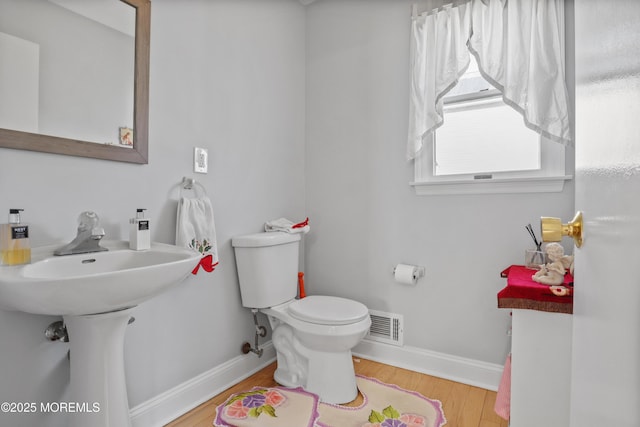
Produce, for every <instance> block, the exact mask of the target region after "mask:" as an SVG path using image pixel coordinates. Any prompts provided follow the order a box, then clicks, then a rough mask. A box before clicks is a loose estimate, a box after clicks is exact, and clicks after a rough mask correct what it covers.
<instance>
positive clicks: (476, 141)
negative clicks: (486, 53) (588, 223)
mask: <svg viewBox="0 0 640 427" xmlns="http://www.w3.org/2000/svg"><path fill="white" fill-rule="evenodd" d="M471 59H472V60H471V64H470V65H469V68H468V69H467V72H466V73H465V74H464V75H463V76H462V77H461V78H460V80H459V82H458V84H457V85H456V86H455V87H454V88H453V89H451V91H449V93H447V95H445V97H444V98H443V102H444V124H443V125H442V126H441V127H439V128H438V129H437V130H436V132H435V135H433V136H432V138H431V141H426V143H425V146H424V148H423V150H422V152H421V153H420V154H419V155H418V157H416V162H415V182H413V183H412V185H413V186H414V187H415V189H416V193H417V194H467V193H507V192H546V191H561V190H562V188H563V185H564V181H565V180H567V179H570V178H571V177H570V176H565V164H564V163H565V161H564V151H565V147H564V146H563V145H561V144H558V143H555V142H552V141H549V140H547V139H546V138H544V137H541V136H540V135H539V134H538V133H537V132H534V131H532V130H530V129H529V128H527V127H526V126H525V124H524V122H523V119H522V115H520V114H519V113H518V112H517V111H515V110H514V109H513V108H512V107H510V106H508V105H506V104H505V103H504V101H503V100H502V96H501V94H500V91H498V90H497V89H495V88H494V87H492V86H491V85H490V84H489V83H488V82H487V81H486V80H484V79H483V78H482V76H481V75H480V72H479V71H478V66H477V64H476V62H475V59H474V58H473V55H472V56H471Z"/></svg>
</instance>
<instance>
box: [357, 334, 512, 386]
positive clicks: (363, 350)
mask: <svg viewBox="0 0 640 427" xmlns="http://www.w3.org/2000/svg"><path fill="white" fill-rule="evenodd" d="M352 353H353V354H354V355H355V356H358V357H362V358H363V359H370V360H374V361H376V362H381V363H385V364H387V365H391V366H397V367H398V368H404V369H409V370H411V371H415V372H420V373H423V374H428V375H433V376H434V377H439V378H445V379H448V380H452V381H456V382H459V383H462V384H468V385H472V386H475V387H481V388H484V389H487V390H492V391H496V390H498V384H500V378H501V376H502V369H503V366H502V365H497V364H494V363H487V362H481V361H478V360H474V359H467V358H464V357H459V356H453V355H450V354H445V353H438V352H436V351H430V350H425V349H422V348H417V347H410V346H402V347H398V346H394V345H389V344H384V343H380V342H374V341H370V340H366V339H365V340H363V341H361V342H360V344H358V345H357V346H356V347H355V348H354V349H353V351H352Z"/></svg>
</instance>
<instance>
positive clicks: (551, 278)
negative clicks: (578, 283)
mask: <svg viewBox="0 0 640 427" xmlns="http://www.w3.org/2000/svg"><path fill="white" fill-rule="evenodd" d="M544 251H545V253H546V254H547V258H548V259H549V262H548V263H547V264H544V265H541V266H540V270H539V271H537V272H536V274H534V275H533V276H531V279H532V280H533V281H535V282H538V283H542V284H544V285H560V284H562V283H563V282H564V275H565V273H566V272H567V269H569V271H570V272H571V274H573V256H570V255H565V254H564V248H563V247H562V245H560V244H559V243H549V244H548V245H547V246H546V247H545V249H544Z"/></svg>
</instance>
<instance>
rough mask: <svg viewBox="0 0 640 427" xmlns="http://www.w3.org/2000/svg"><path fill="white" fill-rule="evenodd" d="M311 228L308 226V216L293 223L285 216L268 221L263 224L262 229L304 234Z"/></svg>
mask: <svg viewBox="0 0 640 427" xmlns="http://www.w3.org/2000/svg"><path fill="white" fill-rule="evenodd" d="M310 229H311V228H310V227H309V218H307V219H305V220H304V221H302V222H299V223H297V224H294V223H293V221H290V220H288V219H286V218H278V219H274V220H273V221H268V222H266V223H265V224H264V231H284V232H285V233H303V234H306V233H308V232H309V230H310Z"/></svg>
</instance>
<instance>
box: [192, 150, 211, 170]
mask: <svg viewBox="0 0 640 427" xmlns="http://www.w3.org/2000/svg"><path fill="white" fill-rule="evenodd" d="M208 169H209V150H207V149H206V148H200V147H195V149H194V150H193V171H194V172H197V173H207V171H208Z"/></svg>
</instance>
